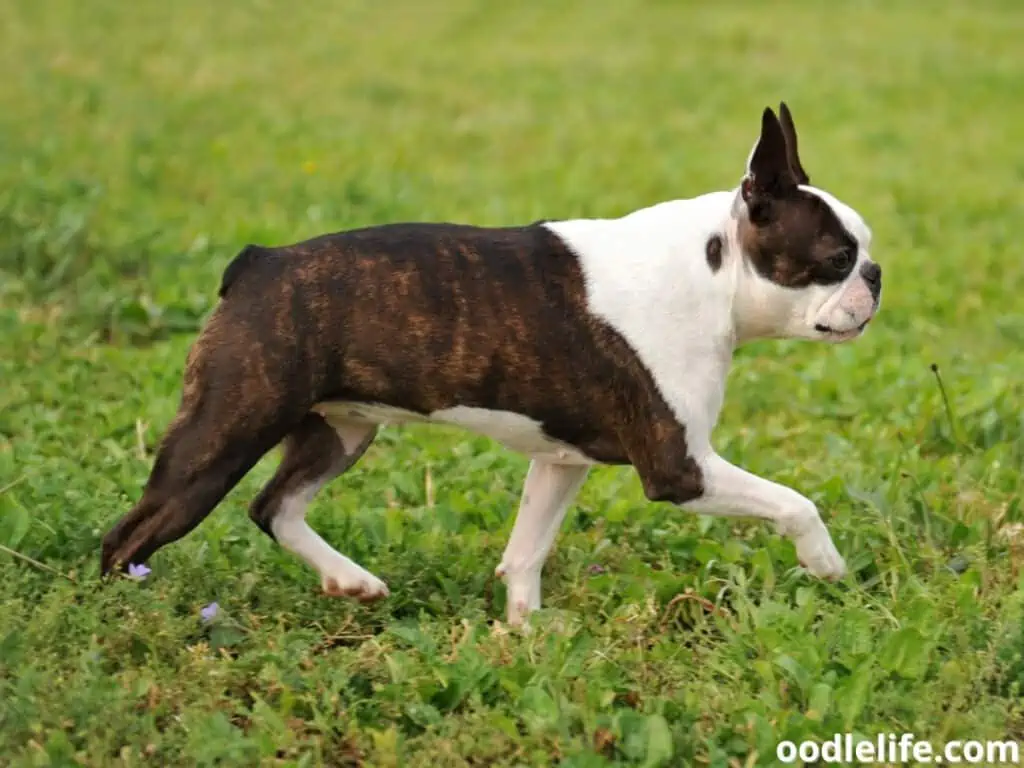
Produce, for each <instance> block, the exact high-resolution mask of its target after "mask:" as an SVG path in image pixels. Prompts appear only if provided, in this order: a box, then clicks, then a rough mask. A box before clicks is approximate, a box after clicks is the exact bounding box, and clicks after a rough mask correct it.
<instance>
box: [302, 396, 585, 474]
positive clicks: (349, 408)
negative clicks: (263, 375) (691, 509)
mask: <svg viewBox="0 0 1024 768" xmlns="http://www.w3.org/2000/svg"><path fill="white" fill-rule="evenodd" d="M313 411H315V412H316V413H319V414H320V415H322V416H323V417H324V418H325V419H327V421H328V422H329V423H330V424H331V425H332V426H334V427H335V428H337V427H338V426H340V425H342V424H346V423H348V424H380V425H385V424H414V423H422V424H438V425H445V426H452V427H459V428H461V429H464V430H466V431H468V432H473V433H475V434H478V435H484V436H485V437H489V438H491V439H492V440H495V441H496V442H498V443H501V444H502V445H504V446H505V447H506V448H508V449H509V450H513V451H516V452H517V453H522V454H525V455H527V456H530V457H531V458H534V459H543V460H546V461H551V462H557V463H563V464H593V463H594V461H593V460H592V459H590V458H588V457H587V456H584V455H583V454H581V453H580V452H579V451H577V450H576V449H575V448H573V447H572V446H569V445H565V444H564V443H560V442H558V441H557V440H552V439H551V438H549V437H548V436H547V435H545V434H544V431H543V430H542V429H541V427H540V424H539V423H538V422H536V421H534V420H533V419H531V418H529V417H527V416H523V415H521V414H518V413H512V412H510V411H491V410H488V409H486V408H471V407H467V406H463V405H459V406H456V407H454V408H445V409H444V410H440V411H434V412H433V413H431V414H429V415H426V416H424V415H423V414H420V413H415V412H414V411H406V410H403V409H401V408H392V407H391V406H387V405H378V404H374V403H354V402H342V401H339V402H334V401H331V402H324V403H317V404H316V405H314V406H313Z"/></svg>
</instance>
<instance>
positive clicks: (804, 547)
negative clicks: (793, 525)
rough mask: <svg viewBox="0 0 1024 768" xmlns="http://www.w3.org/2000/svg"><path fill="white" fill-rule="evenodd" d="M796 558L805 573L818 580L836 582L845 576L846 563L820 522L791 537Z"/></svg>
mask: <svg viewBox="0 0 1024 768" xmlns="http://www.w3.org/2000/svg"><path fill="white" fill-rule="evenodd" d="M793 544H794V545H795V546H796V557H797V560H799V561H800V565H802V566H803V567H804V568H806V569H807V572H808V573H810V574H811V575H812V576H816V577H817V578H819V579H827V580H828V581H838V580H839V579H842V578H843V577H844V576H846V563H845V562H844V560H843V556H842V555H840V554H839V550H837V549H836V545H835V544H833V543H832V537H831V536H829V533H828V529H827V528H826V527H825V524H824V523H822V522H821V520H815V521H814V524H812V525H810V526H808V529H807V530H806V531H802V532H801V533H799V534H797V535H795V536H794V537H793Z"/></svg>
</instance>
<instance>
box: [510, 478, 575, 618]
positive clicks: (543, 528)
mask: <svg viewBox="0 0 1024 768" xmlns="http://www.w3.org/2000/svg"><path fill="white" fill-rule="evenodd" d="M588 469H589V467H588V466H586V465H577V464H552V463H550V462H546V461H539V460H536V459H535V460H533V461H532V462H531V463H530V469H529V472H527V475H526V484H525V485H524V486H523V494H522V498H521V500H520V502H519V514H518V515H517V516H516V521H515V524H514V525H513V526H512V535H511V536H510V537H509V540H508V545H507V546H506V547H505V554H504V555H502V558H501V565H499V566H498V568H497V570H496V571H495V575H496V576H497V577H498V578H503V579H504V580H505V586H506V590H507V602H508V623H509V624H515V625H518V624H522V623H523V621H524V619H525V618H526V616H527V614H528V613H529V612H530V611H534V610H536V609H537V608H540V574H541V569H542V568H543V567H544V561H545V560H546V559H547V556H548V553H549V552H550V551H551V546H552V545H553V544H554V541H555V536H556V535H557V534H558V529H559V528H560V527H561V525H562V520H564V519H565V513H566V511H567V510H568V509H569V505H570V504H572V500H573V498H575V496H576V493H577V492H578V491H579V489H580V486H582V485H583V481H584V480H586V477H587V470H588Z"/></svg>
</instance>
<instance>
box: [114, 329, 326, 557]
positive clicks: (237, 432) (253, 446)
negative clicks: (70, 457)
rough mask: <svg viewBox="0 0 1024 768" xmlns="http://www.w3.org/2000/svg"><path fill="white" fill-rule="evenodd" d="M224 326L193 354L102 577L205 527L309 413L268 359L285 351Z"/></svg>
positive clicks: (202, 339) (202, 340)
mask: <svg viewBox="0 0 1024 768" xmlns="http://www.w3.org/2000/svg"><path fill="white" fill-rule="evenodd" d="M223 321H224V317H223V315H222V313H221V312H220V311H218V312H217V313H215V314H214V316H213V318H212V319H211V322H210V323H209V324H208V326H207V328H206V329H205V330H204V332H203V334H202V335H201V336H200V338H199V339H198V340H197V341H196V343H195V344H194V345H193V347H192V349H191V350H190V352H189V358H188V363H187V365H186V369H185V376H184V386H183V391H182V398H181V406H180V407H179V409H178V413H177V415H176V416H175V418H174V421H173V422H172V423H171V424H170V426H169V427H168V429H167V433H166V435H165V436H164V438H163V440H162V441H161V444H160V448H159V450H158V451H157V456H156V460H155V462H154V464H153V468H152V471H151V472H150V475H149V479H148V481H147V483H146V487H145V489H144V491H143V493H142V498H141V499H139V501H138V503H137V504H136V505H135V506H134V507H133V508H132V510H131V511H130V512H129V513H128V514H126V515H125V516H124V517H123V518H121V520H119V521H118V522H117V524H116V525H115V526H114V527H113V528H112V529H111V530H110V531H109V532H108V533H107V534H106V535H105V536H104V537H103V551H102V558H101V570H102V572H103V573H104V574H106V573H108V572H110V571H111V570H113V569H115V568H122V569H123V568H127V567H128V566H129V565H130V564H133V563H134V564H140V563H142V562H144V561H145V560H146V559H147V558H148V557H149V556H150V555H152V554H153V553H154V552H156V551H157V550H158V549H159V548H160V547H162V546H164V545H165V544H169V543H170V542H172V541H175V540H176V539H179V538H181V537H182V536H184V535H185V534H187V533H188V532H189V531H191V530H192V529H193V528H195V527H196V526H197V525H199V523H200V522H202V520H203V518H205V517H206V516H207V515H208V514H209V513H210V512H211V511H212V510H213V508H214V507H216V506H217V504H218V503H220V501H221V499H223V498H224V496H225V495H227V493H228V492H229V491H230V490H231V489H232V488H233V487H234V486H235V485H236V484H237V483H238V481H239V480H241V479H242V477H244V476H245V474H246V473H247V472H248V471H249V470H250V469H251V468H252V467H253V466H254V465H255V464H256V462H258V461H259V460H260V458H261V457H262V456H263V455H264V454H265V453H266V452H267V451H269V450H270V449H271V448H273V447H274V446H275V445H276V444H277V443H279V442H280V441H281V440H282V439H283V438H284V437H285V435H287V434H288V433H289V432H290V431H291V430H292V429H294V428H295V426H296V425H297V424H298V423H299V422H300V421H301V420H302V418H303V416H304V415H305V413H307V412H308V407H309V404H306V403H304V402H301V398H302V395H301V394H298V395H295V396H291V397H289V396H287V395H286V392H287V387H286V383H285V381H284V380H283V379H282V378H281V377H280V376H278V375H276V374H274V373H273V371H276V370H278V368H279V366H274V365H272V364H271V360H272V358H270V355H271V354H277V353H278V352H279V351H278V350H270V351H269V352H268V350H267V349H266V348H265V347H263V346H261V345H260V344H258V343H255V342H252V341H251V340H250V339H248V338H247V337H246V329H245V328H244V327H238V326H229V325H227V324H225V323H224V322H223ZM228 331H230V334H231V335H230V338H229V334H228ZM268 372H270V373H268ZM282 375H286V374H282Z"/></svg>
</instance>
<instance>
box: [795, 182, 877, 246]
mask: <svg viewBox="0 0 1024 768" xmlns="http://www.w3.org/2000/svg"><path fill="white" fill-rule="evenodd" d="M800 189H802V190H804V191H805V192H810V193H811V194H812V195H817V196H818V197H820V198H821V199H822V200H824V201H825V202H826V203H828V206H829V208H831V209H832V210H833V211H834V212H835V214H836V217H837V218H838V219H839V221H840V223H842V225H843V226H844V227H846V231H847V232H849V233H850V234H851V235H853V236H854V237H855V238H856V239H857V242H858V243H859V244H860V247H861V248H862V249H863V250H865V251H866V250H868V249H870V248H871V236H872V233H871V228H870V227H869V226H868V225H867V222H865V221H864V219H863V218H862V217H861V215H860V214H859V213H857V212H856V211H855V210H853V208H851V207H850V206H848V205H847V204H846V203H844V202H843V201H842V200H840V199H838V198H837V197H835V196H834V195H831V194H829V193H828V192H826V191H825V190H823V189H818V188H817V187H812V186H810V185H807V184H801V185H800Z"/></svg>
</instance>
